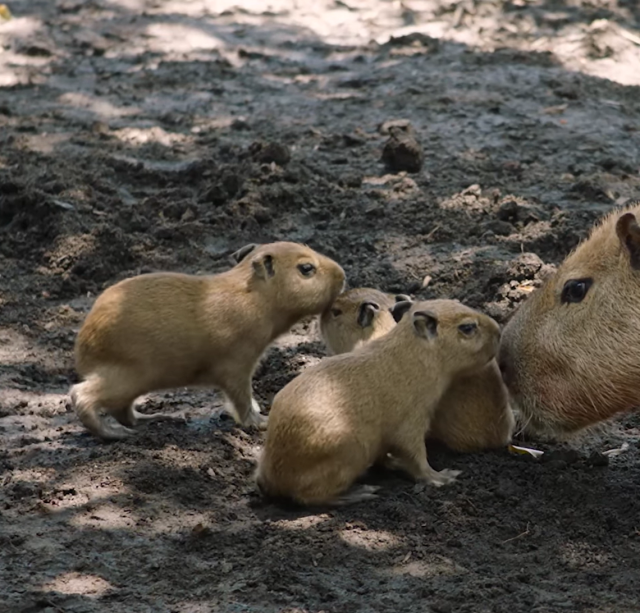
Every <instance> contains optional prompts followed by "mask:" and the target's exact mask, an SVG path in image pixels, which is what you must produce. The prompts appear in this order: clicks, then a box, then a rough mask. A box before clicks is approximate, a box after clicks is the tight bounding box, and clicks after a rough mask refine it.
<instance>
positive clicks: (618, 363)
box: [499, 203, 640, 439]
mask: <svg viewBox="0 0 640 613" xmlns="http://www.w3.org/2000/svg"><path fill="white" fill-rule="evenodd" d="M638 213H640V203H638V204H636V205H635V206H633V207H628V208H626V209H623V210H618V211H615V212H613V213H611V214H609V215H608V216H606V217H605V218H604V220H602V221H601V223H599V224H598V225H597V226H596V227H595V228H594V229H593V230H592V232H591V235H590V236H589V237H588V238H587V239H586V240H585V241H584V242H582V243H581V244H580V245H579V246H578V247H577V248H576V249H575V250H574V251H573V252H572V253H571V254H570V255H569V256H568V257H567V258H566V259H565V260H564V262H563V263H562V264H561V265H560V266H559V267H558V269H557V271H556V272H555V274H554V275H553V276H552V277H550V278H549V279H548V280H547V281H546V282H545V283H544V285H542V287H540V288H539V289H537V290H536V291H534V292H532V293H531V295H530V296H529V298H528V299H527V300H526V301H525V302H523V303H522V305H521V306H520V307H519V308H518V309H517V310H516V312H515V313H514V315H513V316H512V318H511V319H510V321H509V322H508V323H507V325H506V327H505V329H504V333H503V336H502V342H501V348H500V354H499V364H500V367H501V369H502V372H503V377H504V380H505V382H506V384H507V387H508V388H509V391H510V394H511V398H512V403H513V407H514V410H517V411H518V412H519V413H520V419H522V421H523V424H526V429H525V432H528V433H530V434H532V435H538V436H543V437H549V438H560V439H562V438H565V437H566V435H568V434H571V433H573V432H576V431H578V430H580V429H582V428H585V427H587V426H589V425H592V424H595V423H597V422H600V421H602V420H605V419H607V418H609V417H611V416H613V415H615V414H616V413H620V412H621V411H625V410H628V409H631V408H633V407H636V406H637V405H639V404H640V385H639V383H640V227H639V226H638V223H637V219H636V216H637V215H638Z"/></svg>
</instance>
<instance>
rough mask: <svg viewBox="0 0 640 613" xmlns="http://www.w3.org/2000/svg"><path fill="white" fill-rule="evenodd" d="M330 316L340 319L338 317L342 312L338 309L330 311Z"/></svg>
mask: <svg viewBox="0 0 640 613" xmlns="http://www.w3.org/2000/svg"><path fill="white" fill-rule="evenodd" d="M331 315H333V316H334V317H340V315H342V311H341V310H340V309H331Z"/></svg>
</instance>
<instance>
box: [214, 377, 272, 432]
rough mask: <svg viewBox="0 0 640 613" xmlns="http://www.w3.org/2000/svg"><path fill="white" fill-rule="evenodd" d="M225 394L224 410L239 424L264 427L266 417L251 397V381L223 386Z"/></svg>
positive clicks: (262, 428)
mask: <svg viewBox="0 0 640 613" xmlns="http://www.w3.org/2000/svg"><path fill="white" fill-rule="evenodd" d="M223 389H224V393H225V395H226V396H227V401H228V402H227V403H226V407H225V408H226V410H227V411H228V412H229V413H230V414H231V415H232V416H233V418H234V419H235V421H236V423H238V424H240V425H241V426H257V427H258V428H260V429H261V430H264V429H266V427H267V423H268V419H269V418H268V417H267V416H266V415H263V414H262V413H261V412H260V405H259V404H258V403H257V401H256V399H255V398H254V397H253V392H252V389H251V382H250V381H249V382H247V384H246V385H240V386H233V387H224V388H223Z"/></svg>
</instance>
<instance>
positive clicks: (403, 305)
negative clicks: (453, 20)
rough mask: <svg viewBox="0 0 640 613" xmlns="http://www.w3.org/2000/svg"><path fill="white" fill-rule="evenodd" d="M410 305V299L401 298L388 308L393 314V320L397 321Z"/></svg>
mask: <svg viewBox="0 0 640 613" xmlns="http://www.w3.org/2000/svg"><path fill="white" fill-rule="evenodd" d="M412 306H413V302H411V301H410V300H403V301H402V302H396V303H395V304H394V305H393V306H392V307H391V308H390V309H389V310H390V311H391V315H393V319H395V322H396V323H398V322H399V321H400V320H401V319H402V317H403V315H404V314H405V313H406V312H407V311H408V310H409V309H410V308H411V307H412Z"/></svg>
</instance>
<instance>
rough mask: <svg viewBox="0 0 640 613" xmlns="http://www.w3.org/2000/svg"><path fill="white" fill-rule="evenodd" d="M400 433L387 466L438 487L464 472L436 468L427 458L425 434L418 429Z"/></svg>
mask: <svg viewBox="0 0 640 613" xmlns="http://www.w3.org/2000/svg"><path fill="white" fill-rule="evenodd" d="M398 434H400V436H398V437H397V440H396V442H395V444H394V445H393V448H392V452H391V453H392V456H391V457H387V459H386V461H385V465H386V466H387V467H389V468H394V469H400V470H403V471H404V472H406V473H408V474H409V475H411V476H412V477H413V478H414V479H415V480H416V481H426V482H427V483H430V484H431V485H434V486H436V487H440V486H442V485H447V484H448V483H452V482H453V481H455V480H456V477H457V476H458V475H459V474H460V473H461V472H462V471H460V470H452V469H450V468H445V469H443V470H440V471H438V470H435V468H433V467H432V466H431V465H430V464H429V461H428V460H427V448H426V446H425V443H424V436H422V435H421V433H420V432H419V431H418V430H409V429H407V430H405V431H403V432H400V433H398Z"/></svg>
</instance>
